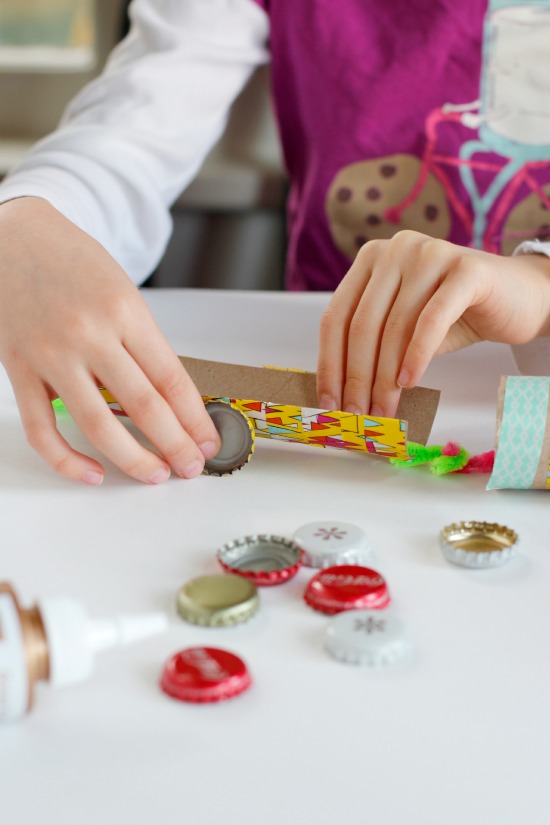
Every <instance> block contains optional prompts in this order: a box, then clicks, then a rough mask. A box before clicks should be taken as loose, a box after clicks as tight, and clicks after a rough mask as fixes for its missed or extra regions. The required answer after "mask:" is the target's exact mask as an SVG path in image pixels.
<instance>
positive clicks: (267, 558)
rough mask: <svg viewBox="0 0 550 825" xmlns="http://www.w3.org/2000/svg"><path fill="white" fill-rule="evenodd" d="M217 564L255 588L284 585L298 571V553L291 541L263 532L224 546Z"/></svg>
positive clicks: (220, 550) (298, 550) (219, 553)
mask: <svg viewBox="0 0 550 825" xmlns="http://www.w3.org/2000/svg"><path fill="white" fill-rule="evenodd" d="M218 561H219V562H220V564H221V566H222V567H223V568H224V569H225V570H227V571H229V572H230V573H238V574H239V575H241V576H245V577H246V578H247V579H250V580H251V581H253V582H254V583H255V584H257V585H271V584H283V582H286V581H288V580H289V579H291V578H292V576H294V575H295V574H296V573H297V572H298V568H299V567H300V565H301V552H300V548H299V547H298V545H297V544H296V543H295V542H293V541H290V539H287V538H284V537H283V536H274V535H271V534H270V533H262V534H258V535H253V536H244V537H243V538H240V539H235V540H234V541H230V542H228V543H227V544H224V545H223V547H220V549H219V550H218Z"/></svg>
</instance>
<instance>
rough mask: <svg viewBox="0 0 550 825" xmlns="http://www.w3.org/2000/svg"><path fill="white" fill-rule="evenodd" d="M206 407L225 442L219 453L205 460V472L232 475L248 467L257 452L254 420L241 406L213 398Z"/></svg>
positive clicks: (214, 474)
mask: <svg viewBox="0 0 550 825" xmlns="http://www.w3.org/2000/svg"><path fill="white" fill-rule="evenodd" d="M204 406H205V409H206V412H207V413H208V415H209V416H210V418H211V419H212V421H213V422H214V426H215V428H216V429H217V431H218V433H219V434H220V438H221V442H222V445H221V447H220V450H219V452H218V453H217V455H215V456H214V458H209V459H208V461H206V462H205V464H204V472H205V473H206V475H209V476H224V475H230V474H231V473H234V472H235V470H240V469H241V467H244V465H245V464H246V463H247V462H248V461H250V458H251V456H252V453H253V452H254V446H255V435H254V428H253V426H252V422H251V421H250V419H249V418H248V416H246V415H245V414H244V413H243V412H241V411H240V410H239V409H237V407H235V406H234V405H233V404H229V403H227V402H226V401H209V402H207V403H206V404H205V405H204Z"/></svg>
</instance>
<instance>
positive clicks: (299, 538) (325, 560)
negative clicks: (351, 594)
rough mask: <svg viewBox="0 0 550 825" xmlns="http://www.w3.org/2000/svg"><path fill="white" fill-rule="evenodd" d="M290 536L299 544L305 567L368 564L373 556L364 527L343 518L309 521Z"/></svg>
mask: <svg viewBox="0 0 550 825" xmlns="http://www.w3.org/2000/svg"><path fill="white" fill-rule="evenodd" d="M293 539H294V541H295V542H296V544H298V545H299V546H300V548H301V550H302V561H303V564H305V565H306V566H307V567H320V568H322V567H332V566H333V565H336V564H360V565H367V566H368V563H369V562H371V561H372V558H373V552H372V548H371V546H370V543H369V539H368V536H367V534H366V533H365V531H364V530H363V529H362V528H361V527H358V526H357V525H355V524H348V522H345V521H312V522H310V523H309V524H304V526H303V527H300V528H299V529H298V530H296V532H295V533H294V536H293Z"/></svg>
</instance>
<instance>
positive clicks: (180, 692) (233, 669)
mask: <svg viewBox="0 0 550 825" xmlns="http://www.w3.org/2000/svg"><path fill="white" fill-rule="evenodd" d="M251 683H252V680H251V678H250V674H249V672H248V669H247V667H246V665H245V663H244V662H243V660H242V659H239V657H238V656H235V654H234V653H229V651H228V650H221V649H220V648H217V647H188V648H185V650H180V652H179V653H176V654H175V655H174V656H172V657H171V658H170V659H168V661H167V662H166V664H165V665H164V669H163V672H162V677H161V680H160V686H161V688H162V690H163V691H164V692H165V693H166V694H168V696H171V697H172V699H178V700H179V701H180V702H220V701H222V699H231V698H232V697H233V696H238V695H239V693H242V692H243V691H244V690H246V689H247V688H248V687H250V685H251Z"/></svg>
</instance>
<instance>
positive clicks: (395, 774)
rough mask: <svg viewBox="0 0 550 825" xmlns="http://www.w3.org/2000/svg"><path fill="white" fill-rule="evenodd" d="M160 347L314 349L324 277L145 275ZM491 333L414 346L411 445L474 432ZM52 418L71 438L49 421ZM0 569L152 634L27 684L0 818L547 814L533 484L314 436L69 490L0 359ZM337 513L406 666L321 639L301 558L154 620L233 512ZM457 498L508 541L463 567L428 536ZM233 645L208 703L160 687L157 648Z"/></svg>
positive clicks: (7, 750)
mask: <svg viewBox="0 0 550 825" xmlns="http://www.w3.org/2000/svg"><path fill="white" fill-rule="evenodd" d="M144 294H145V296H146V300H147V301H148V303H149V304H150V306H151V308H152V310H153V313H154V315H155V316H156V318H157V320H158V322H159V324H160V326H161V328H162V329H163V331H164V332H165V334H166V335H167V337H168V339H169V340H170V342H171V343H172V345H173V346H174V348H175V350H176V351H177V352H178V353H179V354H186V355H191V356H196V357H204V358H211V359H215V360H220V361H232V362H235V363H246V364H251V365H257V366H259V365H262V364H266V363H267V364H277V365H280V366H289V367H301V368H305V369H315V362H316V349H317V326H318V321H319V318H320V315H321V312H322V310H323V308H324V306H325V305H326V303H327V300H328V296H327V295H290V294H270V293H258V294H253V293H235V292H232V293H230V292H225V293H222V292H219V293H217V292H211V291H193V290H187V291H184V290H181V291H156V292H155V291H145V293H144ZM503 373H506V374H513V373H515V368H514V365H513V362H512V359H511V356H510V354H509V351H508V349H507V348H506V347H498V346H495V345H489V344H485V345H481V346H478V347H476V348H473V349H469V350H466V351H463V352H460V353H456V354H453V355H449V356H445V357H443V358H441V359H439V360H437V361H435V362H434V363H433V364H432V365H431V366H430V369H429V371H428V373H427V375H426V376H425V378H424V380H423V382H422V383H423V384H424V385H425V386H433V387H438V388H440V389H441V390H442V400H441V405H440V408H439V411H438V415H437V418H436V424H435V427H434V430H433V433H432V437H431V439H430V441H431V443H442V442H444V441H446V440H448V439H450V438H452V439H455V440H459V441H461V443H463V444H464V446H466V447H467V448H469V449H471V450H472V451H482V450H488V449H491V448H492V446H493V440H494V432H495V411H496V399H497V387H498V381H499V377H500V375H501V374H503ZM61 427H62V429H63V432H64V434H65V435H66V436H67V437H68V438H70V440H71V441H72V443H73V444H75V445H76V446H77V447H78V448H79V449H83V450H86V449H87V445H86V444H85V441H84V438H83V437H82V436H81V435H80V434H79V433H78V432H77V431H76V429H75V427H74V425H73V424H72V422H71V421H70V419H66V420H64V421H63V422H62V423H61ZM0 456H1V463H0V502H1V524H2V543H1V547H0V579H4V580H9V581H11V582H12V583H13V584H14V585H15V586H16V587H17V589H18V591H19V595H20V597H21V599H22V601H23V602H25V603H26V604H30V603H31V602H32V601H34V599H35V597H44V596H53V595H68V596H72V597H75V598H77V599H79V600H81V601H82V602H83V603H84V604H85V605H86V606H87V608H88V609H89V611H90V613H91V614H92V615H94V616H98V617H100V616H108V615H111V614H115V613H117V612H130V611H145V610H158V609H166V610H168V611H170V614H171V617H172V624H171V627H170V630H169V632H168V633H167V634H166V635H164V636H162V637H158V638H156V639H151V640H148V641H146V642H143V643H141V644H139V645H137V646H135V647H133V648H126V649H123V650H117V651H109V652H106V653H104V654H103V655H102V656H101V658H100V659H98V661H97V668H96V671H95V674H94V677H93V678H92V680H91V681H89V682H88V683H86V684H84V685H81V686H78V687H73V688H66V689H64V690H57V691H55V690H53V689H52V688H50V687H49V686H47V685H44V686H41V687H40V688H39V690H38V692H37V697H36V698H37V701H36V704H35V708H34V710H33V713H32V715H30V716H29V717H28V718H27V719H26V720H25V721H24V722H22V723H19V724H13V725H8V726H4V727H3V728H2V730H0V822H1V823H2V825H4V823H5V825H50V823H51V825H88V824H89V825H118V824H119V823H128V825H130V824H131V825H149V823H151V825H164V823H167V825H168V823H170V825H173V824H174V823H197V825H339V824H340V823H348V822H349V823H352V822H353V823H361V825H367V823H376V825H527V823H528V825H547V824H548V822H550V803H549V800H548V791H547V784H546V783H547V781H548V769H549V768H550V744H549V743H550V653H549V640H550V547H549V538H548V534H549V530H548V527H549V525H550V518H549V515H548V513H549V509H548V508H549V507H550V497H548V494H547V493H544V492H535V491H529V492H520V491H502V492H487V491H486V490H485V484H486V481H487V477H486V476H453V477H445V478H438V477H435V476H433V475H431V474H430V473H429V472H427V471H424V470H408V471H405V470H400V469H396V468H394V467H392V466H391V465H390V464H388V463H386V462H382V461H379V460H372V459H369V458H368V457H367V456H364V455H359V454H346V453H343V452H340V451H336V450H329V449H327V450H319V449H313V448H311V447H305V446H297V445H288V444H284V443H277V442H267V441H265V440H260V441H259V442H258V444H257V448H256V453H255V455H254V457H253V460H252V461H251V463H250V465H249V466H247V467H246V468H245V469H244V470H243V471H242V472H240V473H237V474H236V475H235V476H232V477H226V478H221V479H218V478H208V477H201V478H199V479H197V480H195V481H186V480H182V479H171V480H170V481H169V482H168V483H167V484H164V485H161V486H159V487H149V486H145V485H140V484H138V483H136V482H133V481H131V480H130V479H128V478H127V477H125V476H124V475H123V474H122V473H121V472H119V471H118V470H117V469H115V468H113V467H111V466H109V467H108V468H107V474H106V478H105V481H104V484H103V486H102V487H100V488H89V487H85V486H80V485H77V484H73V483H70V482H68V481H65V480H64V479H62V478H58V477H56V476H55V475H54V474H53V473H52V472H51V471H50V470H49V468H48V467H47V466H46V465H45V464H42V462H41V460H40V459H39V458H38V457H37V456H36V455H35V454H34V453H33V451H32V450H31V449H30V447H28V446H27V444H26V441H25V438H24V435H23V432H22V428H21V425H20V422H19V418H18V413H17V409H16V406H15V402H14V399H13V395H12V392H11V388H10V386H9V383H8V381H7V378H6V376H5V374H4V373H2V375H1V376H0ZM327 519H335V520H336V519H337V520H344V521H349V522H352V523H355V524H358V525H361V526H362V527H364V528H365V529H366V530H367V532H368V533H369V535H370V536H371V538H372V542H373V544H374V546H375V548H376V555H377V565H376V566H377V567H378V569H379V570H380V571H381V572H383V573H384V574H385V575H386V577H387V579H388V582H389V586H390V589H391V592H392V595H393V604H394V608H395V610H396V611H398V612H399V613H400V614H401V616H402V617H403V618H404V619H405V621H406V622H407V625H408V628H409V632H410V637H411V639H412V641H413V643H414V646H415V654H414V657H413V659H412V661H411V662H410V664H409V665H408V666H407V667H405V668H401V669H397V670H396V671H389V672H386V673H382V674H379V675H376V674H373V673H372V672H369V670H368V669H367V670H365V669H363V668H356V667H353V666H346V665H343V664H339V663H337V662H335V661H333V660H331V659H330V658H329V657H328V656H327V654H326V653H324V652H323V649H322V638H323V631H324V628H325V624H326V620H325V618H324V617H323V616H322V615H321V614H317V613H315V612H314V611H312V610H310V609H309V608H308V607H307V606H306V605H305V604H304V603H303V601H302V593H303V589H304V586H305V583H306V582H307V580H308V578H309V576H310V575H311V571H308V570H307V569H302V570H301V571H300V572H299V574H298V575H297V577H296V578H295V579H293V580H292V581H291V582H290V583H288V584H287V585H284V586H282V587H278V588H271V589H269V588H268V589H264V590H262V592H261V597H262V602H263V604H262V608H261V610H260V613H259V614H258V615H257V616H256V617H255V618H254V619H253V620H251V621H250V622H248V623H247V624H244V625H241V626H239V627H235V628H231V629H198V628H194V627H193V626H191V625H188V624H185V623H184V622H182V621H181V620H179V618H178V617H177V615H176V613H175V609H174V599H175V594H176V591H177V589H178V587H179V586H180V585H181V584H182V583H184V582H185V581H186V580H187V579H190V578H193V577H195V576H197V575H201V574H204V573H212V572H218V568H217V563H216V560H215V551H216V549H217V548H218V546H219V545H220V544H222V543H224V542H225V541H227V540H229V539H232V538H236V537H238V536H242V535H246V534H248V533H254V532H273V533H277V534H280V535H286V536H291V535H292V533H293V532H294V530H295V529H296V528H297V527H299V526H300V525H302V524H305V523H307V522H310V521H314V520H327ZM460 519H482V520H489V521H499V522H502V523H504V524H507V525H509V526H510V527H513V528H514V529H516V530H517V531H518V533H519V535H520V539H521V553H520V555H519V556H518V557H517V558H516V559H515V560H513V561H511V562H509V563H508V564H507V565H505V566H503V567H502V568H498V569H495V570H485V571H468V570H465V569H462V568H457V567H453V566H451V565H450V564H448V563H447V562H446V561H445V560H444V559H443V558H442V556H441V555H440V551H439V549H438V543H437V534H438V531H439V530H440V528H441V527H443V526H444V525H446V524H448V523H450V522H452V521H455V520H460ZM194 644H199V645H212V646H219V647H224V648H227V649H229V650H231V651H233V652H235V653H237V654H239V655H241V656H242V657H243V658H244V659H245V660H246V662H247V663H248V666H249V668H250V670H251V672H252V676H253V679H254V685H253V687H252V688H251V690H250V691H248V692H247V693H246V694H243V695H242V696H241V697H239V698H237V699H234V700H231V701H227V702H223V703H220V704H217V705H210V706H195V705H187V704H184V703H179V702H176V701H173V700H170V699H169V698H167V697H166V696H165V695H164V694H163V693H161V691H160V690H159V688H158V684H157V683H158V679H159V675H160V672H161V668H162V665H163V663H164V661H165V660H166V659H167V658H168V656H169V655H171V654H172V653H174V652H176V651H177V650H178V649H181V648H183V647H186V646H188V645H194Z"/></svg>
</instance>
